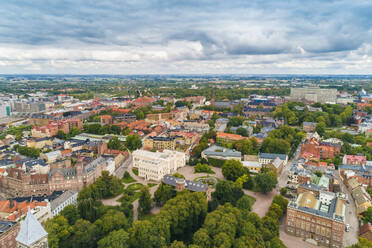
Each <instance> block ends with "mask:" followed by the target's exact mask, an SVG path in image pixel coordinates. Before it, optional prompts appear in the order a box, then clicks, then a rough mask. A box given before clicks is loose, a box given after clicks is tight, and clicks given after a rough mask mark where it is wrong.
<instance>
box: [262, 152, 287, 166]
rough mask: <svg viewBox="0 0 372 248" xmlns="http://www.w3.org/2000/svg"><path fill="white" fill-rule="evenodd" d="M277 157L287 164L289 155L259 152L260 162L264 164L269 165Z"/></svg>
mask: <svg viewBox="0 0 372 248" xmlns="http://www.w3.org/2000/svg"><path fill="white" fill-rule="evenodd" d="M276 158H279V159H280V160H282V161H283V165H286V164H287V162H288V156H287V155H286V154H276V153H259V154H258V162H260V163H261V164H262V165H268V164H270V163H272V162H274V160H275V159H276Z"/></svg>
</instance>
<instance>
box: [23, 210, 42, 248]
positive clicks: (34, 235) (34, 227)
mask: <svg viewBox="0 0 372 248" xmlns="http://www.w3.org/2000/svg"><path fill="white" fill-rule="evenodd" d="M47 235H48V233H47V232H46V231H45V230H44V228H43V227H42V225H41V224H40V223H39V222H38V221H37V219H36V218H35V216H34V215H33V214H32V213H31V210H30V209H29V210H28V212H27V216H26V219H25V220H24V221H22V222H21V228H20V230H19V233H18V236H17V237H16V241H17V242H19V243H21V244H24V245H26V246H28V247H30V246H31V245H32V244H34V243H35V242H36V241H39V240H40V239H42V238H44V237H46V236H47Z"/></svg>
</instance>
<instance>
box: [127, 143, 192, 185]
mask: <svg viewBox="0 0 372 248" xmlns="http://www.w3.org/2000/svg"><path fill="white" fill-rule="evenodd" d="M132 155H133V167H134V168H138V175H139V176H140V177H143V178H145V180H154V181H161V179H162V178H163V177H164V176H165V175H168V174H173V173H175V172H176V171H177V169H178V168H181V167H183V166H185V165H186V155H185V154H184V153H182V152H177V151H170V150H164V151H163V152H150V151H145V150H136V151H134V152H133V154H132Z"/></svg>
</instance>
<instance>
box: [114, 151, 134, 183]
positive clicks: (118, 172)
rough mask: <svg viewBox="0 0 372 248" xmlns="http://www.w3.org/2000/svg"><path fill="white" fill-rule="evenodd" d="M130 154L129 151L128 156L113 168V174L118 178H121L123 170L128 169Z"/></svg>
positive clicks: (130, 161) (130, 159)
mask: <svg viewBox="0 0 372 248" xmlns="http://www.w3.org/2000/svg"><path fill="white" fill-rule="evenodd" d="M132 162H133V161H132V154H131V153H130V152H129V155H128V158H127V159H126V160H124V162H123V163H122V164H121V165H120V166H119V167H118V168H117V169H116V170H115V172H114V173H115V176H116V177H118V178H122V177H123V175H124V172H125V171H126V170H127V169H128V167H129V166H131V165H132Z"/></svg>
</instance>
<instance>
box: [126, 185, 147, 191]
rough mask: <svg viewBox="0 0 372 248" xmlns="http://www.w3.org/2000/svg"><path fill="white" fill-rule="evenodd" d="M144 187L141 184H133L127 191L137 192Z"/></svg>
mask: <svg viewBox="0 0 372 248" xmlns="http://www.w3.org/2000/svg"><path fill="white" fill-rule="evenodd" d="M142 187H143V185H142V184H140V183H133V184H130V185H128V186H127V188H126V189H125V190H129V191H137V190H140V189H142Z"/></svg>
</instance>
